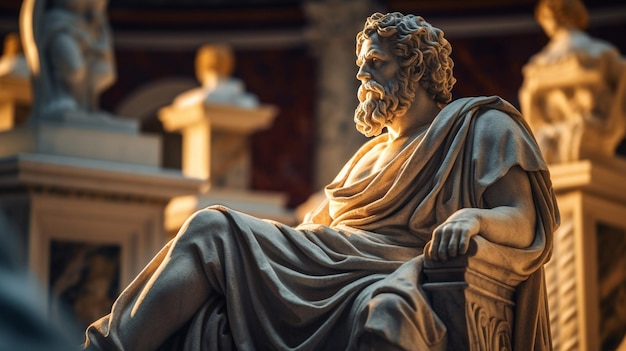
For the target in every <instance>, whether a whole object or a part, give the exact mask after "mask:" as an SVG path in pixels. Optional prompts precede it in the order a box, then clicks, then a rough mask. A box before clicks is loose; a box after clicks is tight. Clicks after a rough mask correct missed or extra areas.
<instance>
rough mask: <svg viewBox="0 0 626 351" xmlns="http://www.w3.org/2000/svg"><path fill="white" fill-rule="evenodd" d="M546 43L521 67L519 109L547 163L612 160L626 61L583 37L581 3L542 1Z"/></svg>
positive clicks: (624, 124) (619, 133) (625, 127)
mask: <svg viewBox="0 0 626 351" xmlns="http://www.w3.org/2000/svg"><path fill="white" fill-rule="evenodd" d="M535 12H536V13H535V17H536V19H537V21H538V22H539V24H540V25H541V27H542V28H543V30H544V32H545V33H546V34H547V35H548V36H549V37H550V42H549V43H548V45H546V47H545V48H543V50H541V51H540V52H539V53H537V54H536V55H534V56H533V57H532V58H531V59H530V61H529V62H528V63H527V64H526V65H525V66H524V69H523V73H524V83H523V85H522V88H521V89H520V103H521V110H522V113H523V114H524V117H525V118H526V119H527V120H528V122H529V124H530V127H531V128H532V130H533V132H534V134H535V136H536V138H537V142H538V144H539V147H540V149H541V150H542V152H543V153H544V157H545V160H546V161H547V162H548V163H562V162H571V161H577V160H579V159H581V158H585V157H589V156H591V155H604V156H613V155H614V154H615V149H616V147H617V145H618V144H619V143H620V142H621V141H622V138H623V137H624V134H625V133H626V61H625V60H624V59H623V58H622V57H621V55H620V53H619V52H618V50H617V49H616V48H615V47H614V46H612V45H611V44H609V43H607V42H605V41H603V40H600V39H596V38H592V37H590V36H589V35H587V34H586V33H585V32H584V31H583V30H584V29H585V28H586V26H587V22H588V14H587V10H586V8H585V6H584V4H583V3H582V2H581V1H580V0H541V1H539V3H538V4H537V7H536V11H535Z"/></svg>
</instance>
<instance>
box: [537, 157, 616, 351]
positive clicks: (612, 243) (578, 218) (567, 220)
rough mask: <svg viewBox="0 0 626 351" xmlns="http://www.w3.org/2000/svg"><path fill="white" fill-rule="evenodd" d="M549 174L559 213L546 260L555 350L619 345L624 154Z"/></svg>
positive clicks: (562, 166)
mask: <svg viewBox="0 0 626 351" xmlns="http://www.w3.org/2000/svg"><path fill="white" fill-rule="evenodd" d="M550 172H551V177H552V182H553V186H554V190H555V192H556V196H557V202H558V205H559V210H560V212H561V226H560V227H559V228H558V229H557V231H556V232H555V233H554V248H553V253H552V259H551V260H550V262H548V264H547V265H546V282H547V292H548V304H549V308H550V324H551V329H552V340H553V346H554V350H561V351H564V350H615V349H616V347H617V344H618V343H619V342H620V340H622V338H623V333H624V331H625V330H626V315H625V314H624V311H626V299H624V296H626V271H625V270H624V267H626V257H625V256H624V252H625V251H626V176H625V175H626V160H624V159H622V158H619V157H614V158H596V159H594V160H580V161H576V162H570V163H563V164H558V165H553V166H551V167H550ZM622 343H623V341H622ZM617 349H620V348H617ZM620 350H621V349H620Z"/></svg>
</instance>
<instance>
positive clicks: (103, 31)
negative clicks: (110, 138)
mask: <svg viewBox="0 0 626 351" xmlns="http://www.w3.org/2000/svg"><path fill="white" fill-rule="evenodd" d="M106 6H107V0H25V1H24V4H23V5H22V11H21V14H20V17H21V18H20V27H21V33H22V41H23V44H24V49H25V54H26V58H27V61H28V65H29V68H30V70H31V74H32V77H33V96H34V102H33V111H32V114H31V116H32V119H34V120H47V121H51V120H52V121H60V122H68V121H77V120H78V121H80V120H85V119H89V120H92V121H93V122H95V123H106V124H109V125H116V124H117V125H119V126H121V125H123V124H124V123H117V121H114V119H113V118H112V117H111V116H110V115H108V114H106V113H104V112H102V111H100V110H99V106H98V104H99V97H100V95H101V94H102V92H103V91H104V90H105V89H107V88H109V87H110V86H111V85H112V84H113V83H114V81H115V78H116V74H115V63H114V58H113V49H112V37H111V30H110V28H109V24H108V20H107V15H106ZM124 122H126V121H124Z"/></svg>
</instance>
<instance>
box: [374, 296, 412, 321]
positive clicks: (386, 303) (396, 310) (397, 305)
mask: <svg viewBox="0 0 626 351" xmlns="http://www.w3.org/2000/svg"><path fill="white" fill-rule="evenodd" d="M405 305H406V301H405V300H404V298H402V296H400V295H398V294H395V293H381V294H378V295H376V296H374V297H373V298H372V299H371V301H370V302H369V304H368V307H369V310H370V314H375V315H378V316H381V315H387V316H397V315H398V314H401V313H402V310H404V307H405Z"/></svg>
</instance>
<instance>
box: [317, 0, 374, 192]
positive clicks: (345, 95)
mask: <svg viewBox="0 0 626 351" xmlns="http://www.w3.org/2000/svg"><path fill="white" fill-rule="evenodd" d="M372 8H373V4H372V2H371V1H360V0H345V1H341V0H325V1H320V2H308V3H306V4H305V11H306V14H307V16H308V18H309V22H310V25H309V28H308V31H307V38H308V40H309V43H310V45H311V47H312V48H313V50H314V52H315V54H316V55H317V56H318V57H319V68H318V71H319V80H318V82H319V83H318V84H319V85H318V94H317V96H318V101H317V112H316V118H317V123H316V126H317V135H316V145H317V146H316V148H317V149H316V156H315V164H316V166H315V169H316V174H315V186H316V188H318V189H321V188H322V187H324V186H325V185H326V184H328V183H329V182H331V181H332V180H333V178H334V177H335V175H336V174H337V173H338V172H339V170H340V169H341V167H342V166H343V165H344V164H345V162H346V161H347V160H348V159H349V158H350V157H351V156H352V155H353V153H354V152H355V151H356V149H357V148H358V147H359V146H361V145H362V144H363V142H364V141H365V140H366V139H365V137H363V136H362V135H361V134H360V133H359V132H358V131H357V130H356V128H355V126H354V122H353V116H354V109H355V107H356V106H357V103H358V100H357V98H356V92H357V88H358V81H357V79H356V73H357V69H356V65H355V60H356V55H355V44H356V41H355V39H356V34H357V33H358V32H359V31H360V30H361V29H362V28H363V23H364V22H365V19H366V18H367V16H369V15H370V14H371V13H372V11H373V10H372Z"/></svg>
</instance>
